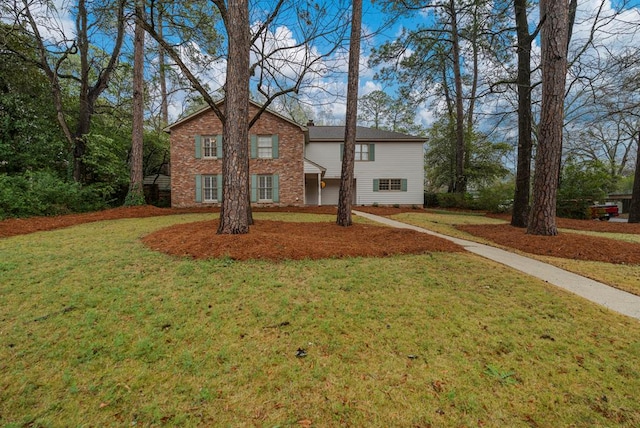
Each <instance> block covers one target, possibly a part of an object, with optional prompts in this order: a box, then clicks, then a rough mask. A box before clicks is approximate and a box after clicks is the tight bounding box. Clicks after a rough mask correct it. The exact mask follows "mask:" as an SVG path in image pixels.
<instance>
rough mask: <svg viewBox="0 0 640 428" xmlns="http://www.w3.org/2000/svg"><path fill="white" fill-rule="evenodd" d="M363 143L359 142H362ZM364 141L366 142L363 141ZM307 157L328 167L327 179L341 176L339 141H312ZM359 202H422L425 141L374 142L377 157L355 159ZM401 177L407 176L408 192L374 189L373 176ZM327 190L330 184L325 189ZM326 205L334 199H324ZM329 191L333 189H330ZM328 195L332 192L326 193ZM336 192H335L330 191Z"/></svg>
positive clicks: (325, 177) (357, 201)
mask: <svg viewBox="0 0 640 428" xmlns="http://www.w3.org/2000/svg"><path fill="white" fill-rule="evenodd" d="M359 143H360V142H359ZM362 143H365V142H362ZM305 157H306V158H307V159H309V160H310V161H312V162H315V163H317V164H318V165H321V166H323V167H324V168H326V169H327V172H326V174H325V176H324V179H325V181H328V180H330V179H332V178H335V179H339V178H340V171H341V167H342V164H341V160H340V143H309V144H307V146H306V154H305ZM355 178H356V201H355V203H356V204H357V205H372V204H374V203H377V204H380V205H393V204H401V205H422V203H423V201H424V157H423V150H422V143H399V142H391V143H375V160H374V161H366V162H365V161H362V162H356V163H355ZM378 178H400V179H406V180H407V191H406V192H374V191H373V180H374V179H378ZM324 191H327V188H325V189H324ZM324 191H323V195H322V203H323V205H325V204H326V205H328V204H330V202H329V201H332V202H333V198H330V197H328V198H327V199H326V200H325V192H324ZM328 193H332V190H329V192H328ZM327 196H329V195H328V194H327ZM331 196H333V195H331ZM336 201H337V200H336Z"/></svg>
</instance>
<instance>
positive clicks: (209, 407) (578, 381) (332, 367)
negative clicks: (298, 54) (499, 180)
mask: <svg viewBox="0 0 640 428" xmlns="http://www.w3.org/2000/svg"><path fill="white" fill-rule="evenodd" d="M261 216H263V217H262V218H269V214H261ZM283 216H284V217H285V218H286V217H287V216H286V215H284V214H279V217H278V220H282V219H283ZM298 216H302V214H291V217H290V218H295V219H297V218H298ZM211 217H212V216H211V215H210V214H189V215H176V216H165V217H154V218H145V219H128V220H114V221H106V222H98V223H90V224H84V225H79V226H74V227H71V228H67V229H60V230H55V231H50V232H39V233H34V234H30V235H24V236H16V237H11V238H5V239H0V320H1V321H0V425H3V426H81V425H82V426H163V425H169V426H171V425H179V426H267V427H273V426H296V427H299V426H318V427H325V426H329V427H330V426H407V427H413V426H420V427H427V426H434V427H441V426H444V427H447V426H451V427H459V426H493V427H502V426H509V427H518V426H522V427H530V426H576V427H594V426H602V427H605V426H628V427H633V426H639V425H640V404H639V403H638V400H637V391H639V390H640V372H639V369H638V367H640V323H639V322H637V321H636V320H633V319H630V318H627V317H624V316H621V315H617V314H615V313H612V312H610V311H608V310H606V309H604V308H602V307H600V306H597V305H595V304H592V303H589V302H587V301H585V300H583V299H580V298H577V297H574V296H572V295H570V294H568V293H566V292H563V291H561V290H558V289H556V288H554V287H552V286H549V285H548V284H545V283H544V282H542V281H537V280H534V279H531V278H529V277H526V276H523V275H520V274H517V273H516V272H514V271H512V270H510V269H507V268H505V267H503V266H501V265H498V264H495V263H492V262H488V261H485V260H483V259H481V258H479V257H477V256H474V255H471V254H466V253H432V254H425V255H407V256H393V257H388V258H350V259H323V260H319V261H308V260H305V261H290V262H279V263H272V262H266V261H260V262H257V261H247V262H237V261H233V260H230V259H217V260H205V261H196V260H192V259H181V258H174V257H170V256H167V255H164V254H160V253H157V252H154V251H152V250H150V249H148V248H147V247H145V246H144V245H143V244H142V243H141V241H140V238H141V237H142V236H144V235H147V234H149V233H151V232H153V231H156V230H159V229H160V228H163V227H167V226H169V225H173V224H177V223H186V222H195V221H202V220H206V219H210V218H211ZM333 219H334V218H333V217H332V216H329V217H328V219H327V221H333Z"/></svg>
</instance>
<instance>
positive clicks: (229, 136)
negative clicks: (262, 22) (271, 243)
mask: <svg viewBox="0 0 640 428" xmlns="http://www.w3.org/2000/svg"><path fill="white" fill-rule="evenodd" d="M226 27H227V33H228V44H229V51H228V52H229V55H228V60H227V82H226V94H225V103H224V109H225V114H224V118H225V121H224V122H223V139H224V142H225V143H224V150H225V152H224V157H223V158H222V159H223V162H222V177H223V185H222V206H221V209H220V226H219V227H218V233H219V234H243V233H249V221H248V215H247V213H248V212H249V211H248V205H249V200H250V199H249V198H250V195H249V162H248V156H249V153H248V151H249V78H250V76H249V50H250V47H251V46H250V37H249V6H248V1H247V0H229V2H228V6H227V8H226Z"/></svg>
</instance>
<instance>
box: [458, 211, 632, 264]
mask: <svg viewBox="0 0 640 428" xmlns="http://www.w3.org/2000/svg"><path fill="white" fill-rule="evenodd" d="M558 224H559V227H562V228H567V229H568V228H571V229H580V230H595V231H598V232H604V231H616V232H621V233H638V232H640V230H638V229H639V228H638V226H640V225H637V224H627V223H616V224H614V223H605V222H596V221H590V220H566V219H560V221H559V222H558ZM606 226H614V227H610V228H608V227H606ZM625 226H626V227H625ZM456 227H457V229H459V230H462V231H465V232H467V233H470V234H472V235H474V236H479V237H482V238H485V239H488V240H490V241H492V242H495V243H497V244H500V245H504V246H505V247H510V248H516V249H518V250H520V251H524V252H526V253H531V254H538V255H541V256H552V257H561V258H566V259H574V260H590V261H597V262H606V263H614V264H640V244H635V243H630V242H621V241H618V240H615V239H609V238H601V237H597V236H587V235H580V234H577V233H562V232H560V233H559V234H558V235H557V236H536V235H529V234H527V233H526V229H521V228H517V227H513V226H511V225H508V224H492V225H459V226H456ZM632 229H633V230H634V232H630V230H632ZM623 231H624V232H623Z"/></svg>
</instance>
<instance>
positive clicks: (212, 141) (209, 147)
mask: <svg viewBox="0 0 640 428" xmlns="http://www.w3.org/2000/svg"><path fill="white" fill-rule="evenodd" d="M217 147H218V144H217V141H216V137H214V136H204V137H202V154H203V157H205V158H217V157H218V150H217Z"/></svg>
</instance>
